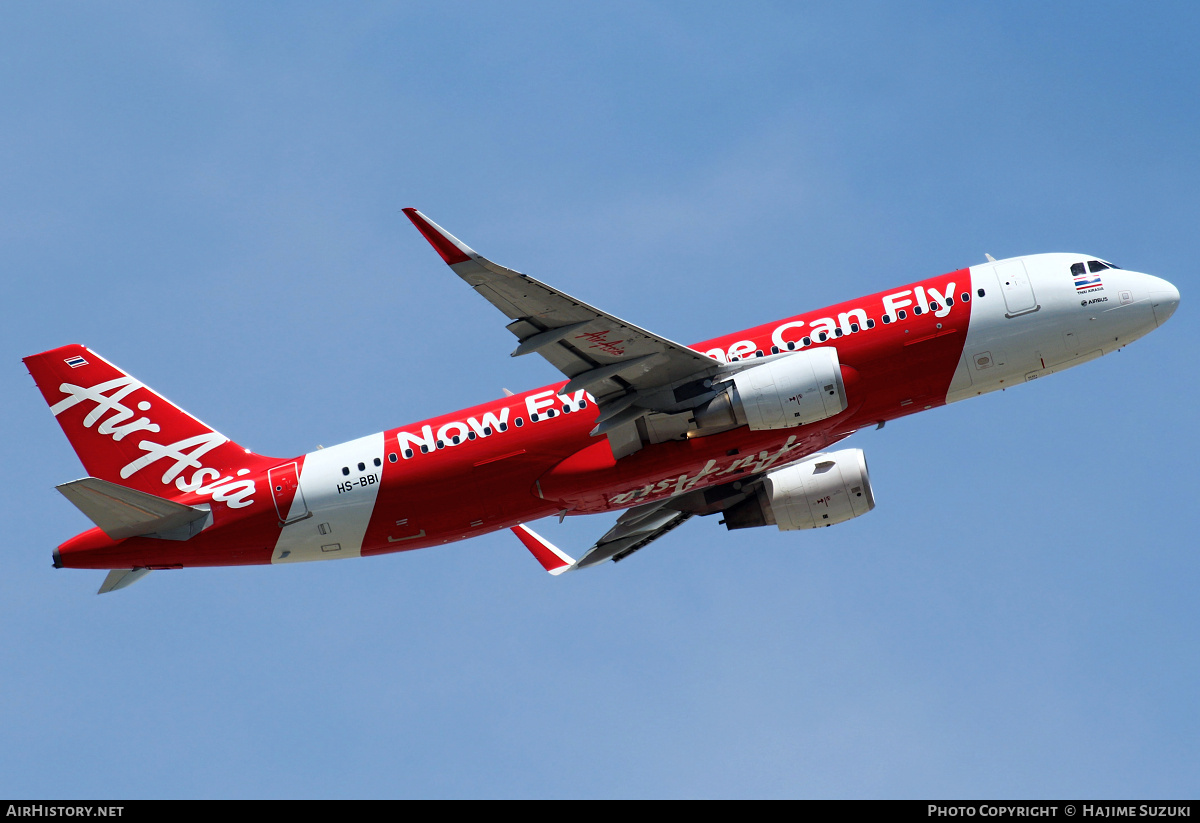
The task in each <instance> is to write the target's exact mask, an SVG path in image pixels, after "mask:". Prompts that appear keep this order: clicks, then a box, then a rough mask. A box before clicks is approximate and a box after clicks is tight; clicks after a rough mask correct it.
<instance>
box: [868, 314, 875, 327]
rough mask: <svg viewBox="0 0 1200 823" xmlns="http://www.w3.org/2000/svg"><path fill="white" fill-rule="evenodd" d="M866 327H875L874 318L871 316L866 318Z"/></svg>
mask: <svg viewBox="0 0 1200 823" xmlns="http://www.w3.org/2000/svg"><path fill="white" fill-rule="evenodd" d="M867 328H868V329H873V328H875V320H874V319H873V318H870V317H868V318H867Z"/></svg>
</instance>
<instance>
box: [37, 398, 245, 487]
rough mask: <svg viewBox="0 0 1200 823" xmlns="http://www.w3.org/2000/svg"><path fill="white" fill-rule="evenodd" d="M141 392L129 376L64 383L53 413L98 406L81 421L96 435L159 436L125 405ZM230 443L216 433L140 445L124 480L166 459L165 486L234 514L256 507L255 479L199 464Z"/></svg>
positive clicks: (142, 405) (145, 404) (144, 406)
mask: <svg viewBox="0 0 1200 823" xmlns="http://www.w3.org/2000/svg"><path fill="white" fill-rule="evenodd" d="M141 388H145V387H144V386H143V385H142V383H140V382H139V381H137V380H136V379H134V378H132V377H129V376H128V375H125V376H122V377H118V378H116V379H114V380H107V381H105V382H103V383H97V384H96V385H94V386H88V387H83V386H76V385H74V384H73V383H63V384H62V385H60V386H59V387H58V389H59V391H61V392H63V393H64V394H66V395H67V396H66V397H64V398H63V399H62V400H60V401H58V402H57V403H55V404H54V405H53V406H51V407H50V411H51V412H53V413H54V416H55V417H57V416H58V415H59V414H61V413H62V412H64V411H66V410H67V409H69V408H72V407H74V406H77V405H78V404H80V403H87V402H91V403H95V404H96V406H95V408H93V409H92V410H91V411H90V412H88V414H87V416H86V417H84V418H83V425H84V428H88V429H90V428H92V427H93V426H96V431H97V433H99V434H103V435H107V436H108V437H111V438H112V439H113V440H115V441H120V440H123V439H125V438H126V437H127V436H129V435H131V434H133V433H134V432H150V433H155V432H158V431H161V429H160V427H159V425H158V424H157V423H154V422H152V421H151V420H150V418H149V417H145V416H141V417H137V412H135V411H134V410H133V409H131V408H129V407H128V406H126V405H125V404H124V403H123V402H122V401H124V400H125V398H126V397H128V396H129V395H130V394H132V393H133V392H135V391H137V390H138V389H141ZM151 405H152V404H151V403H150V402H149V401H147V400H142V401H140V402H139V403H138V404H137V410H138V411H141V412H146V411H149V410H150V408H151ZM106 415H107V416H106ZM135 418H136V419H135ZM97 423H99V425H98V426H97V425H96V424H97ZM228 442H229V438H228V437H225V436H224V435H222V434H218V433H216V432H214V431H209V432H205V433H204V434H198V435H196V436H195V437H186V438H184V439H183V440H177V441H176V442H174V443H156V442H155V441H153V440H142V441H140V442H139V443H138V448H139V449H141V450H142V451H143V452H144V454H143V455H142V456H141V457H139V458H137V459H136V460H133V461H131V462H129V463H127V464H126V465H124V466H122V467H121V472H120V474H121V479H123V480H124V479H127V478H129V477H132V476H133V475H135V474H137V473H138V472H139V471H141V470H142V469H144V468H146V467H147V466H150V465H152V464H154V463H157V462H158V461H160V460H166V461H168V463H167V468H166V471H165V472H164V473H163V476H162V482H163V483H164V484H165V485H171V484H174V486H175V488H177V489H179V490H180V491H181V492H195V493H196V494H199V495H205V496H211V497H212V499H213V500H215V501H217V502H220V503H225V504H226V505H228V506H229V507H230V508H231V509H240V508H243V507H245V506H249V505H250V504H251V503H253V502H254V501H253V500H252V499H251V495H253V494H254V481H253V480H250V479H245V480H238V479H236V478H235V477H234V476H232V475H226V476H224V477H222V476H221V472H219V471H217V470H216V469H211V468H208V467H206V466H205V465H204V464H203V463H201V462H200V458H202V457H204V455H206V454H208V453H209V452H210V451H212V450H213V449H215V448H217V447H218V446H220V445H223V444H225V443H228ZM189 469H192V470H193V471H192V472H191V474H189V475H187V476H186V477H185V476H184V474H185V472H187V471H188V470H189ZM249 473H250V470H249V469H239V470H238V471H237V477H243V476H244V475H247V474H249Z"/></svg>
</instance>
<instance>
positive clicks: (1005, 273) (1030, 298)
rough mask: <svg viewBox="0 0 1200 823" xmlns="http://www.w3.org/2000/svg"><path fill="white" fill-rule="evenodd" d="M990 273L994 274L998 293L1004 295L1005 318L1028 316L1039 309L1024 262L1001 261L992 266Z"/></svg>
mask: <svg viewBox="0 0 1200 823" xmlns="http://www.w3.org/2000/svg"><path fill="white" fill-rule="evenodd" d="M992 271H994V272H995V273H996V280H997V281H999V282H998V285H999V286H1000V293H1001V294H1003V295H1004V305H1005V307H1006V308H1007V311H1006V312H1005V314H1004V316H1005V317H1016V316H1018V315H1021V314H1029V313H1031V312H1035V311H1037V310H1038V309H1040V308H1041V306H1039V305H1038V302H1037V297H1036V296H1035V295H1034V293H1033V281H1032V280H1031V279H1030V277H1029V273H1028V272H1027V271H1026V270H1025V261H1024V260H1021V259H1017V260H1003V261H1001V262H999V263H997V264H996V265H995V266H993V267H992Z"/></svg>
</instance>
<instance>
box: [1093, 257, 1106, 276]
mask: <svg viewBox="0 0 1200 823" xmlns="http://www.w3.org/2000/svg"><path fill="white" fill-rule="evenodd" d="M1107 268H1108V266H1106V265H1104V264H1103V263H1101V262H1100V261H1099V260H1089V261H1088V271H1090V272H1091V273H1092V274H1095V273H1096V272H1098V271H1104V270H1105V269H1107Z"/></svg>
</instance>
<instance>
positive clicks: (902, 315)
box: [896, 309, 908, 320]
mask: <svg viewBox="0 0 1200 823" xmlns="http://www.w3.org/2000/svg"><path fill="white" fill-rule="evenodd" d="M906 317H908V312H906V311H905V310H904V309H901V310H900V311H898V312H896V319H897V320H903V319H904V318H906Z"/></svg>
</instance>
